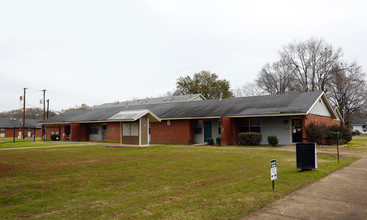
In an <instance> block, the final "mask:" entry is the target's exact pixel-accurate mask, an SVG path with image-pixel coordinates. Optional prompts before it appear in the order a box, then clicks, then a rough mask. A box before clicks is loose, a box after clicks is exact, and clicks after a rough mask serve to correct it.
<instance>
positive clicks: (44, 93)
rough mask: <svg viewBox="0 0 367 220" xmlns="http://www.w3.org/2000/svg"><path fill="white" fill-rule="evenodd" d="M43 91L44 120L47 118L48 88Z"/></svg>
mask: <svg viewBox="0 0 367 220" xmlns="http://www.w3.org/2000/svg"><path fill="white" fill-rule="evenodd" d="M42 91H43V120H46V103H45V101H46V100H45V97H46V91H47V90H46V89H44V90H42Z"/></svg>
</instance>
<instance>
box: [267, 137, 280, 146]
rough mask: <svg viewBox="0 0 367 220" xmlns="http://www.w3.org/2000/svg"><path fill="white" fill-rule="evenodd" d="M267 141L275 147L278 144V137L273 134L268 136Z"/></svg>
mask: <svg viewBox="0 0 367 220" xmlns="http://www.w3.org/2000/svg"><path fill="white" fill-rule="evenodd" d="M268 143H269V144H270V145H271V146H273V147H275V146H276V145H277V144H278V137H277V136H275V135H271V136H268Z"/></svg>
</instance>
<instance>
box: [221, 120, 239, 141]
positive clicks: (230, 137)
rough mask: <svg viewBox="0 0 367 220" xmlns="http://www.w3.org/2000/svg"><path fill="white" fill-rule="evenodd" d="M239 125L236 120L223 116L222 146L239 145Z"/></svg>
mask: <svg viewBox="0 0 367 220" xmlns="http://www.w3.org/2000/svg"><path fill="white" fill-rule="evenodd" d="M237 130H238V129H237V124H236V123H235V121H234V119H232V118H230V117H227V116H222V117H221V135H220V136H221V144H222V145H230V144H237V136H238V134H237Z"/></svg>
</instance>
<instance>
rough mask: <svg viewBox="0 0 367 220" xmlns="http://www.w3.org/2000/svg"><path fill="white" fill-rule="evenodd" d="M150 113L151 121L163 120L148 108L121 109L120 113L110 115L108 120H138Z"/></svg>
mask: <svg viewBox="0 0 367 220" xmlns="http://www.w3.org/2000/svg"><path fill="white" fill-rule="evenodd" d="M145 115H148V117H149V119H150V120H151V121H159V122H160V121H161V119H160V118H159V117H158V116H156V115H155V114H153V113H152V112H151V111H149V110H148V109H139V110H129V111H120V112H119V113H117V114H115V115H113V116H112V117H109V118H108V119H107V121H136V120H138V119H139V118H141V117H143V116H145Z"/></svg>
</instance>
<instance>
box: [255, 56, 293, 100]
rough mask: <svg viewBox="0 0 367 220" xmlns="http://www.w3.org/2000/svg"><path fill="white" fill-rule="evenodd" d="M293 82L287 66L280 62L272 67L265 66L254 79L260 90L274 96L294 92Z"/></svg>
mask: <svg viewBox="0 0 367 220" xmlns="http://www.w3.org/2000/svg"><path fill="white" fill-rule="evenodd" d="M294 81H295V78H294V77H293V75H292V74H291V70H290V69H289V65H287V64H286V63H284V62H283V61H282V60H280V61H278V62H275V63H273V64H272V65H270V64H269V63H267V64H265V66H263V68H262V69H261V71H260V73H259V75H258V77H257V79H256V84H257V86H258V87H260V88H261V89H262V90H264V91H266V92H267V93H269V94H273V95H274V94H284V93H289V92H292V91H294V90H295V85H294V84H295V83H294Z"/></svg>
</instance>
